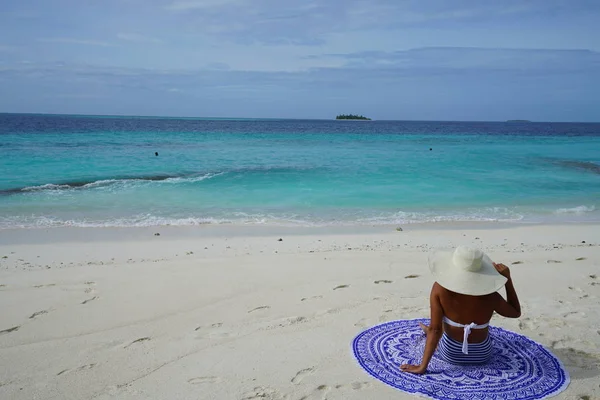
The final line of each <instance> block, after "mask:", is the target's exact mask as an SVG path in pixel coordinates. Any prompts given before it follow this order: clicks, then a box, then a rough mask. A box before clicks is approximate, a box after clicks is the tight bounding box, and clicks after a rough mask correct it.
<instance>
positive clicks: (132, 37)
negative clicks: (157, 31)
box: [117, 32, 164, 44]
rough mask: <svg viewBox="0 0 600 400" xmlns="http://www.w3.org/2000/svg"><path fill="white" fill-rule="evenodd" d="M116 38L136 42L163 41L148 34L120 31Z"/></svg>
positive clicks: (156, 42)
mask: <svg viewBox="0 0 600 400" xmlns="http://www.w3.org/2000/svg"><path fill="white" fill-rule="evenodd" d="M117 38H119V39H121V40H124V41H126V42H136V43H150V44H162V43H164V41H163V40H160V39H157V38H153V37H149V36H144V35H141V34H139V33H133V32H129V33H128V32H121V33H118V34H117Z"/></svg>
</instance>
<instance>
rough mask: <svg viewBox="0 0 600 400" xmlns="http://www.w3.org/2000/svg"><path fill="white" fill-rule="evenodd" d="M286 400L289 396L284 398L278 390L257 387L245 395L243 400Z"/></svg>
mask: <svg viewBox="0 0 600 400" xmlns="http://www.w3.org/2000/svg"><path fill="white" fill-rule="evenodd" d="M264 399H268V400H284V399H287V396H282V395H281V393H279V392H278V391H277V390H275V389H273V388H270V387H266V386H257V387H255V388H254V389H253V390H252V391H250V392H248V393H246V394H244V397H242V399H241V400H264Z"/></svg>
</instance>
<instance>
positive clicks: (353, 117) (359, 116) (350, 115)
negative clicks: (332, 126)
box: [335, 114, 371, 121]
mask: <svg viewBox="0 0 600 400" xmlns="http://www.w3.org/2000/svg"><path fill="white" fill-rule="evenodd" d="M335 119H353V120H361V121H370V120H371V118H367V117H364V116H362V115H354V114H340V115H338V116H337V117H335Z"/></svg>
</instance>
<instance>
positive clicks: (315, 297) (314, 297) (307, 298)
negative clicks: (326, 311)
mask: <svg viewBox="0 0 600 400" xmlns="http://www.w3.org/2000/svg"><path fill="white" fill-rule="evenodd" d="M322 298H323V296H312V297H303V298H301V299H300V301H306V300H315V299H322Z"/></svg>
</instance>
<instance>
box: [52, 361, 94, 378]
mask: <svg viewBox="0 0 600 400" xmlns="http://www.w3.org/2000/svg"><path fill="white" fill-rule="evenodd" d="M95 366H96V364H95V363H93V364H87V365H82V366H81V367H78V368H76V369H68V368H67V369H63V370H62V371H60V372H59V373H58V374H56V376H59V375H64V374H66V373H70V372H79V371H85V370H86V369H92V368H94V367H95Z"/></svg>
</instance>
